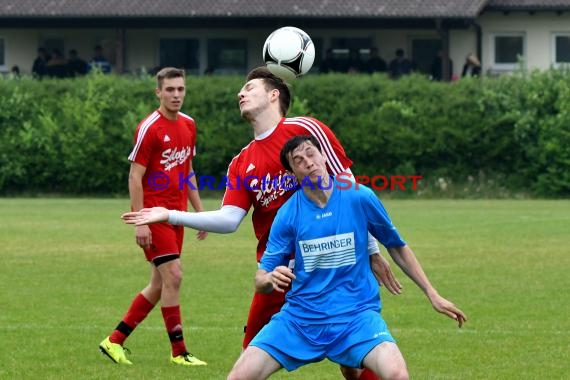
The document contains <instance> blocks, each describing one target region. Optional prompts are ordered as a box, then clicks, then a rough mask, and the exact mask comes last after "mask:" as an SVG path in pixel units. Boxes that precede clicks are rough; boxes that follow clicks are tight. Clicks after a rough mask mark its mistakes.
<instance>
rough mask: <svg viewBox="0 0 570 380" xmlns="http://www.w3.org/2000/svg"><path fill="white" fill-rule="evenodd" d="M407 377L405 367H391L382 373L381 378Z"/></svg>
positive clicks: (395, 379)
mask: <svg viewBox="0 0 570 380" xmlns="http://www.w3.org/2000/svg"><path fill="white" fill-rule="evenodd" d="M409 378H410V376H409V375H408V370H407V368H406V367H393V368H391V369H390V370H389V371H388V373H386V374H382V380H409Z"/></svg>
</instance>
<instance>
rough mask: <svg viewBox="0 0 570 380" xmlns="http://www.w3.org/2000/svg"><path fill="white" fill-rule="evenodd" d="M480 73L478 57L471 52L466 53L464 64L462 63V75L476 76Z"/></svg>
mask: <svg viewBox="0 0 570 380" xmlns="http://www.w3.org/2000/svg"><path fill="white" fill-rule="evenodd" d="M480 75H481V62H480V61H479V58H477V56H476V55H475V54H473V53H469V54H467V58H465V64H464V65H463V71H462V72H461V76H462V77H466V76H471V77H478V76H480Z"/></svg>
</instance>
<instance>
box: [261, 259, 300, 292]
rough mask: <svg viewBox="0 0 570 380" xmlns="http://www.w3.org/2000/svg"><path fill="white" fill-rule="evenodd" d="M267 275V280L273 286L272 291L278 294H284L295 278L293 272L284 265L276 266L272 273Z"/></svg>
mask: <svg viewBox="0 0 570 380" xmlns="http://www.w3.org/2000/svg"><path fill="white" fill-rule="evenodd" d="M268 275H269V280H270V281H271V284H272V285H273V289H275V290H276V291H278V292H280V293H284V292H285V289H286V288H287V287H288V286H290V285H291V281H293V280H294V279H295V278H296V277H295V275H294V274H293V271H292V270H291V269H290V268H287V267H286V266H284V265H280V266H278V267H277V268H275V269H274V270H273V271H271V272H269V273H268Z"/></svg>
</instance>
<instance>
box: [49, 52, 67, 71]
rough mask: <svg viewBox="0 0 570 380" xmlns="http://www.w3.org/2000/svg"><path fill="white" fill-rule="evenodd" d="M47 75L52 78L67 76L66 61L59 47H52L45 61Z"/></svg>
mask: <svg viewBox="0 0 570 380" xmlns="http://www.w3.org/2000/svg"><path fill="white" fill-rule="evenodd" d="M46 68H47V75H49V76H50V77H53V78H65V77H66V76H67V61H66V60H65V58H63V53H62V52H61V50H59V49H54V50H53V52H52V56H51V58H50V60H49V61H48V63H47V66H46Z"/></svg>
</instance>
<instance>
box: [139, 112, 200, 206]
mask: <svg viewBox="0 0 570 380" xmlns="http://www.w3.org/2000/svg"><path fill="white" fill-rule="evenodd" d="M195 155H196V124H195V123H194V119H192V118H191V117H190V116H188V115H185V114H183V113H181V112H179V113H178V117H177V119H176V120H169V119H167V118H166V117H164V115H162V114H161V113H160V112H159V111H158V110H156V111H154V112H153V113H151V114H150V115H149V116H147V117H146V118H145V119H144V120H143V121H141V123H140V124H139V125H138V127H137V130H136V131H135V138H134V148H133V151H132V152H131V154H130V155H129V161H132V162H136V163H137V164H140V165H142V166H144V167H146V171H145V174H144V176H143V182H142V185H143V197H144V202H143V203H144V207H154V206H162V207H166V208H168V209H175V210H183V211H186V210H187V208H188V201H187V196H188V186H186V185H184V186H179V185H180V184H184V180H185V179H186V178H187V176H188V175H189V173H188V171H189V167H190V161H191V160H192V158H193V157H194V156H195Z"/></svg>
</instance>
